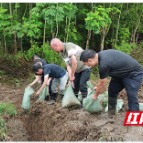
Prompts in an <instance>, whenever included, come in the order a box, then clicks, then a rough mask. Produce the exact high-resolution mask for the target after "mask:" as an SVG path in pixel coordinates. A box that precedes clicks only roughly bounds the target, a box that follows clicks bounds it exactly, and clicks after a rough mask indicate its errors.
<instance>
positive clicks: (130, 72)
mask: <svg viewBox="0 0 143 143" xmlns="http://www.w3.org/2000/svg"><path fill="white" fill-rule="evenodd" d="M80 60H81V61H83V63H84V64H85V65H88V66H91V67H94V66H96V65H98V66H99V74H100V80H99V83H98V85H97V88H95V89H96V92H95V95H93V100H96V99H97V97H98V95H99V94H101V93H102V91H103V88H104V85H105V82H106V78H107V77H108V76H111V77H112V78H111V81H110V84H109V87H108V113H109V114H112V115H113V114H115V111H116V104H117V96H118V93H119V92H120V91H121V90H122V89H124V88H125V89H126V91H127V96H128V106H129V110H128V111H139V104H138V99H137V92H138V90H139V88H140V85H141V83H142V78H143V68H142V66H141V65H140V64H139V63H138V62H137V61H136V60H135V59H133V58H132V57H131V56H129V55H127V54H125V53H123V52H121V51H118V50H104V51H101V52H99V53H96V52H95V51H93V50H90V49H89V50H85V51H83V52H82V54H81V58H80Z"/></svg>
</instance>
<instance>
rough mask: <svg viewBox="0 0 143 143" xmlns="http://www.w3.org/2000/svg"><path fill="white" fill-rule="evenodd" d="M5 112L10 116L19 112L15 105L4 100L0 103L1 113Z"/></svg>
mask: <svg viewBox="0 0 143 143" xmlns="http://www.w3.org/2000/svg"><path fill="white" fill-rule="evenodd" d="M4 113H6V114H8V115H10V116H15V115H16V114H17V112H16V109H15V106H14V105H13V104H12V103H11V102H10V103H7V104H6V103H5V102H4V101H2V103H1V104H0V114H1V115H3V114H4Z"/></svg>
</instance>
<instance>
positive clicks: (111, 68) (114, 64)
mask: <svg viewBox="0 0 143 143" xmlns="http://www.w3.org/2000/svg"><path fill="white" fill-rule="evenodd" d="M98 65H99V74H100V79H104V78H106V77H108V76H111V77H114V78H125V77H127V76H128V75H130V74H131V73H133V72H142V73H143V67H142V66H141V65H140V64H139V63H138V62H137V61H136V60H135V59H133V58H132V57H131V56H129V55H127V54H125V53H123V52H121V51H118V50H104V51H101V52H99V53H98Z"/></svg>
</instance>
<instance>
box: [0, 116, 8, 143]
mask: <svg viewBox="0 0 143 143" xmlns="http://www.w3.org/2000/svg"><path fill="white" fill-rule="evenodd" d="M6 134H7V128H6V123H5V122H4V120H3V119H2V118H1V117H0V140H2V141H4V139H5V137H6V136H7V135H6Z"/></svg>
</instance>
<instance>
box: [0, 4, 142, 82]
mask: <svg viewBox="0 0 143 143" xmlns="http://www.w3.org/2000/svg"><path fill="white" fill-rule="evenodd" d="M142 27H143V4H142V3H0V33H1V34H0V79H1V81H3V80H5V81H7V78H6V77H9V78H10V77H11V82H15V83H18V82H19V81H18V80H19V79H18V78H19V77H22V78H26V77H28V73H29V71H30V69H31V64H32V56H33V55H34V54H37V55H39V56H40V57H41V58H44V59H45V60H46V61H47V62H49V63H55V64H58V65H60V66H62V67H63V68H66V65H65V63H64V62H63V60H62V59H61V57H60V56H59V54H58V53H56V52H54V51H53V50H51V47H50V45H49V43H50V41H51V39H52V38H54V37H57V38H59V39H61V40H62V41H63V42H73V43H75V44H77V45H79V46H81V47H82V48H83V49H89V48H90V49H93V50H95V51H96V52H99V51H102V50H106V49H117V50H120V51H123V52H125V53H127V54H130V55H131V56H133V57H134V58H136V59H137V60H138V61H139V62H140V63H141V64H142V58H141V57H142V56H141V55H142V53H141V52H142V47H143V28H142ZM30 63H31V64H30ZM97 70H98V69H97V68H95V69H93V73H94V72H96V71H97ZM5 74H6V77H4V75H5ZM9 82H10V80H9Z"/></svg>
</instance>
